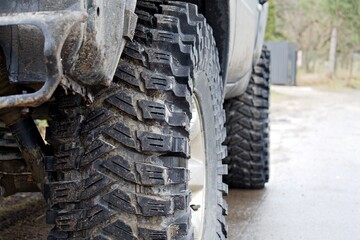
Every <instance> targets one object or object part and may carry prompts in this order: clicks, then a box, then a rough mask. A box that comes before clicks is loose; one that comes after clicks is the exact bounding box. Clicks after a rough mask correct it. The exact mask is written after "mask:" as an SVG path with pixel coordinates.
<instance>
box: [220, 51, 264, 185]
mask: <svg viewBox="0 0 360 240" xmlns="http://www.w3.org/2000/svg"><path fill="white" fill-rule="evenodd" d="M269 67H270V52H269V51H268V50H267V49H266V47H264V49H263V51H262V54H261V57H260V59H259V62H258V63H257V65H256V66H255V67H254V70H253V74H252V76H251V79H250V83H249V85H248V87H247V90H246V92H245V93H244V94H242V95H241V96H239V97H236V98H233V99H229V100H226V101H225V104H224V106H225V110H226V118H227V122H226V131H227V138H226V141H225V142H226V144H227V146H228V157H227V158H226V159H225V160H224V162H225V163H226V164H228V166H229V174H228V175H227V176H225V182H226V183H227V184H229V186H230V187H233V188H245V189H261V188H264V186H265V183H266V182H268V180H269V95H270V84H269V73H270V71H269Z"/></svg>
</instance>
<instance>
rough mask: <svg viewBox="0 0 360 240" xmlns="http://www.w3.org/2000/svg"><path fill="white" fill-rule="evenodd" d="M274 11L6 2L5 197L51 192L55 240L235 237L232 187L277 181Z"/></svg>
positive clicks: (1, 17) (1, 62)
mask: <svg viewBox="0 0 360 240" xmlns="http://www.w3.org/2000/svg"><path fill="white" fill-rule="evenodd" d="M266 18H267V3H266V1H264V0H259V1H258V0H228V1H220V0H206V1H205V0H189V1H163V0H138V1H136V0H109V1H100V0H87V1H85V0H61V1H50V0H44V1H27V0H17V1H10V0H3V1H1V2H0V46H1V52H0V119H1V126H0V143H1V145H0V154H1V156H0V172H1V173H0V186H1V193H2V195H3V196H5V197H6V196H9V195H12V194H14V193H16V192H29V191H30V192H35V191H41V192H43V194H44V197H45V200H46V201H47V202H48V203H49V206H50V210H49V211H48V212H47V215H46V216H47V217H46V218H47V222H48V223H49V224H53V225H54V228H53V229H52V231H51V232H50V233H49V239H194V238H195V239H224V238H226V236H227V228H226V223H225V220H224V215H226V214H227V205H226V203H225V201H224V200H223V195H225V194H226V193H227V188H228V185H230V186H231V187H240V188H262V187H263V186H264V184H265V182H266V181H267V180H268V152H267V147H268V130H267V129H268V117H267V116H268V115H267V111H268V109H267V107H268V104H267V103H268V102H267V101H268V93H269V91H268V64H269V54H268V52H267V51H266V49H265V48H264V47H263V43H264V32H265V27H266ZM223 109H225V110H223ZM225 115H226V116H225ZM39 119H41V120H46V121H47V123H48V127H47V129H46V136H44V134H43V136H41V134H40V132H39V131H38V128H37V125H36V124H35V122H37V120H39ZM239 119H241V120H239ZM35 120H36V121H35ZM225 125H227V127H226V128H225ZM226 132H227V135H228V136H227V137H226ZM249 136H250V138H249ZM44 138H45V140H46V141H44ZM249 139H250V140H249ZM239 146H240V148H239ZM254 146H255V147H254ZM227 174H228V175H227ZM227 184H228V185H227Z"/></svg>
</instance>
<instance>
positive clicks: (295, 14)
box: [266, 0, 360, 79]
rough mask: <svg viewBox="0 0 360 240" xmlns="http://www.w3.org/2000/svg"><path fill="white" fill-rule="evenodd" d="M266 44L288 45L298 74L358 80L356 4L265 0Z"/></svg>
mask: <svg viewBox="0 0 360 240" xmlns="http://www.w3.org/2000/svg"><path fill="white" fill-rule="evenodd" d="M266 40H267V41H291V42H294V43H296V44H297V47H298V51H301V67H300V68H299V72H300V73H302V72H303V73H324V75H326V76H327V77H328V78H334V77H337V78H339V77H346V78H348V79H353V78H360V0H269V18H268V27H267V32H266Z"/></svg>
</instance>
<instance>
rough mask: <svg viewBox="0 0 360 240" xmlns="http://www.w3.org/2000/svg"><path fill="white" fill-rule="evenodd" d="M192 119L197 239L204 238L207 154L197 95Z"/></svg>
mask: <svg viewBox="0 0 360 240" xmlns="http://www.w3.org/2000/svg"><path fill="white" fill-rule="evenodd" d="M192 102H193V104H192V111H191V112H192V119H191V122H190V149H191V156H190V160H189V170H190V182H189V188H190V190H191V203H190V206H191V211H192V217H191V222H192V226H193V227H194V235H195V239H199V240H201V239H202V234H203V226H204V220H205V219H204V214H205V210H206V209H205V206H206V205H205V200H206V197H205V196H206V192H205V190H206V155H205V138H204V131H203V124H202V118H201V114H200V106H199V104H198V101H197V99H196V97H195V96H194V97H193V101H192Z"/></svg>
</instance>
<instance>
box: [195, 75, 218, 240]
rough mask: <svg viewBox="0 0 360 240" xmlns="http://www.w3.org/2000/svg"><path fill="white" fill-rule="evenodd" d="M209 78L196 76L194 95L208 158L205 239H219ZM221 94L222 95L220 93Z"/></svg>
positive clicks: (214, 133) (214, 134) (212, 113)
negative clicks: (198, 108)
mask: <svg viewBox="0 0 360 240" xmlns="http://www.w3.org/2000/svg"><path fill="white" fill-rule="evenodd" d="M209 82H210V79H209V76H207V74H206V73H205V72H203V71H199V72H197V73H196V75H195V81H194V94H195V96H196V98H197V101H198V103H199V106H200V115H201V122H202V130H203V131H204V138H205V139H204V140H205V141H204V142H205V156H206V171H205V176H206V185H205V186H206V190H205V212H204V226H203V239H206V240H207V239H217V237H216V236H217V229H216V227H217V223H216V221H217V212H218V206H217V198H218V196H217V195H218V191H217V185H218V173H217V160H218V159H217V149H218V146H217V144H221V143H217V141H216V139H217V136H216V131H215V128H216V126H215V118H214V116H216V113H215V111H214V106H213V104H214V103H213V101H214V99H212V92H211V89H210V86H209V85H210V84H209ZM218 94H221V93H218Z"/></svg>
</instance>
